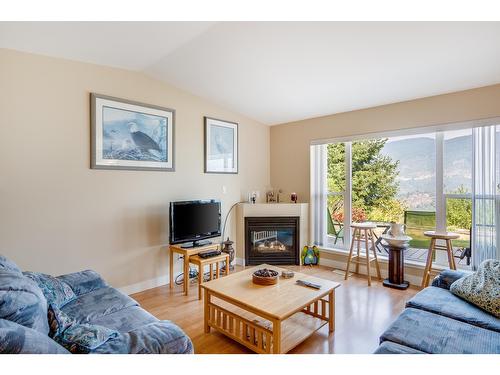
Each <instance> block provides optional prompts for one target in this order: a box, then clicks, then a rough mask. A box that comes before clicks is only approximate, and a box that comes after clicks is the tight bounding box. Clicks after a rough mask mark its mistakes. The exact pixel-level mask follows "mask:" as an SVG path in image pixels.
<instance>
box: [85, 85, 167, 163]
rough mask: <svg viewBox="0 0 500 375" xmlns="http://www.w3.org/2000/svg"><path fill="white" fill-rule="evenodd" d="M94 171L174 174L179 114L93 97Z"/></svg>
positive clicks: (139, 104)
mask: <svg viewBox="0 0 500 375" xmlns="http://www.w3.org/2000/svg"><path fill="white" fill-rule="evenodd" d="M90 103H91V104H90V108H91V109H90V112H91V113H90V118H91V168H93V169H129V170H151V171H174V126H175V111H174V110H173V109H168V108H163V107H158V106H154V105H148V104H142V103H137V102H132V101H129V100H123V99H118V98H112V97H109V96H104V95H98V94H91V96H90Z"/></svg>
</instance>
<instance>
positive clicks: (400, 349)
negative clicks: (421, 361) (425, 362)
mask: <svg viewBox="0 0 500 375" xmlns="http://www.w3.org/2000/svg"><path fill="white" fill-rule="evenodd" d="M373 354H425V353H424V352H421V351H420V350H416V349H412V348H409V347H407V346H404V345H400V344H396V343H395V342H392V341H384V342H383V343H382V344H380V346H379V347H378V348H377V350H375V351H374V352H373Z"/></svg>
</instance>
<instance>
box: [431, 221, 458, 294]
mask: <svg viewBox="0 0 500 375" xmlns="http://www.w3.org/2000/svg"><path fill="white" fill-rule="evenodd" d="M424 236H426V237H430V239H431V244H430V246H429V251H428V253H427V262H426V263H425V269H424V276H423V277H422V288H425V287H427V286H428V285H429V279H430V274H431V269H432V256H433V254H434V253H435V252H436V250H446V253H447V254H448V264H449V266H450V269H452V270H456V269H457V266H456V265H455V258H454V257H453V246H452V243H451V240H456V239H457V238H459V237H460V235H459V234H457V233H452V232H441V233H439V232H436V231H433V230H429V231H426V232H424ZM436 240H444V241H445V243H446V244H445V245H444V246H443V245H438V244H436Z"/></svg>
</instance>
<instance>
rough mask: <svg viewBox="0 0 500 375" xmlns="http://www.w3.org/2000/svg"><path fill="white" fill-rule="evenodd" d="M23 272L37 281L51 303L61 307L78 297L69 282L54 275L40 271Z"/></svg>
mask: <svg viewBox="0 0 500 375" xmlns="http://www.w3.org/2000/svg"><path fill="white" fill-rule="evenodd" d="M23 274H24V276H26V277H29V278H30V279H31V280H33V281H34V282H35V283H37V285H38V287H39V288H40V289H41V291H42V292H43V295H44V296H45V298H46V299H47V303H48V304H49V305H54V306H56V307H59V308H61V307H63V306H64V305H65V304H67V303H68V302H71V301H73V300H74V299H75V298H76V295H75V293H73V290H71V288H70V287H69V285H68V284H66V283H65V282H64V281H61V280H58V279H56V278H55V277H53V276H50V275H46V274H44V273H38V272H23Z"/></svg>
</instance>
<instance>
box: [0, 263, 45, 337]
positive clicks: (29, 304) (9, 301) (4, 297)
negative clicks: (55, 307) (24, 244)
mask: <svg viewBox="0 0 500 375" xmlns="http://www.w3.org/2000/svg"><path fill="white" fill-rule="evenodd" d="M0 318H1V319H5V320H9V321H11V322H15V323H18V324H20V325H22V326H25V327H28V328H33V329H34V330H36V331H38V332H40V333H42V334H44V335H46V334H47V333H48V332H49V326H48V324H47V300H46V299H45V297H44V296H43V293H42V291H41V290H40V288H39V287H38V286H37V285H36V283H35V282H34V281H33V280H31V279H29V278H27V277H24V276H23V274H22V273H20V272H19V273H17V272H11V271H7V270H5V269H0Z"/></svg>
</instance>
